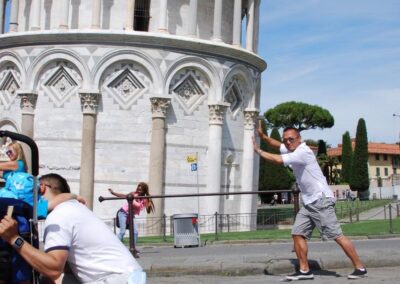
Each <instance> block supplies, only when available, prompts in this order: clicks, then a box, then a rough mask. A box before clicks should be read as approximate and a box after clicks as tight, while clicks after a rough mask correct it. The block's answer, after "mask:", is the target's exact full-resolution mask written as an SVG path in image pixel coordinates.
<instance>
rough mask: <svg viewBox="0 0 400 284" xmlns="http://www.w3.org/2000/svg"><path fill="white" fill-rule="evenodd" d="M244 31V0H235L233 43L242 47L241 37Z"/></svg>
mask: <svg viewBox="0 0 400 284" xmlns="http://www.w3.org/2000/svg"><path fill="white" fill-rule="evenodd" d="M241 31H242V0H235V6H234V10H233V32H232V45H234V46H236V47H240V38H241Z"/></svg>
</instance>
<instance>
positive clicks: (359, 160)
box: [350, 118, 369, 200]
mask: <svg viewBox="0 0 400 284" xmlns="http://www.w3.org/2000/svg"><path fill="white" fill-rule="evenodd" d="M350 188H351V190H354V191H358V196H359V198H360V200H367V199H368V198H369V176H368V138H367V127H366V125H365V120H364V119H363V118H360V119H359V120H358V124H357V133H356V141H355V147H354V154H353V161H352V165H351V174H350Z"/></svg>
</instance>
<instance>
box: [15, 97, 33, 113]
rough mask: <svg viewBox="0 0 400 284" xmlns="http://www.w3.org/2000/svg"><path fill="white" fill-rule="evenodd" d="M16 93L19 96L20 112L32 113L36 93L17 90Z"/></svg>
mask: <svg viewBox="0 0 400 284" xmlns="http://www.w3.org/2000/svg"><path fill="white" fill-rule="evenodd" d="M17 94H18V96H19V97H20V98H21V103H20V107H21V112H22V114H34V113H35V109H36V103H37V98H38V94H37V93H28V92H18V93H17Z"/></svg>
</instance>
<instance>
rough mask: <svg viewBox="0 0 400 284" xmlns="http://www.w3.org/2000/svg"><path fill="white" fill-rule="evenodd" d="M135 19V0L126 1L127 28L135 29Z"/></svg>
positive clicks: (128, 29) (127, 29)
mask: <svg viewBox="0 0 400 284" xmlns="http://www.w3.org/2000/svg"><path fill="white" fill-rule="evenodd" d="M134 19H135V0H127V1H126V15H125V30H126V31H133V23H134Z"/></svg>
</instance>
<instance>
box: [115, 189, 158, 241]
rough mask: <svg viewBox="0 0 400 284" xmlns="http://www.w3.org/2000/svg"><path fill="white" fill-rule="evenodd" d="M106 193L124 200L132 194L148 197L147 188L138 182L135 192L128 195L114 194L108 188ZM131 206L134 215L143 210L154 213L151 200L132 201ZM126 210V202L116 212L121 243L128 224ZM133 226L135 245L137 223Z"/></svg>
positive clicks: (127, 211)
mask: <svg viewBox="0 0 400 284" xmlns="http://www.w3.org/2000/svg"><path fill="white" fill-rule="evenodd" d="M108 191H109V192H110V193H111V194H112V195H114V196H116V197H122V198H126V197H127V196H128V194H132V195H133V196H150V194H149V186H148V185H147V183H145V182H140V183H139V184H138V186H137V188H136V191H134V192H130V193H128V194H124V193H118V192H115V191H114V190H112V189H111V188H109V189H108ZM132 205H133V213H134V215H139V214H140V211H142V210H143V209H144V208H146V211H147V213H152V212H154V204H153V201H152V200H151V198H140V199H133V201H132ZM128 208H129V205H128V202H126V203H124V205H122V207H121V208H120V209H119V210H118V213H117V218H118V222H119V233H118V238H119V239H120V240H121V241H123V239H124V235H125V231H126V226H127V223H129V222H127V220H128V214H129V210H128ZM134 224H135V226H134V236H135V238H134V241H135V244H136V242H137V239H138V235H139V231H138V226H137V222H134Z"/></svg>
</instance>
